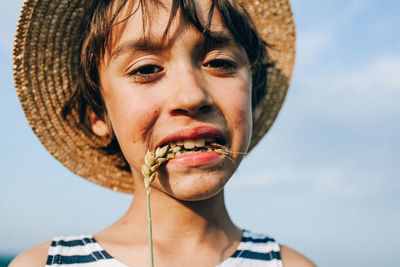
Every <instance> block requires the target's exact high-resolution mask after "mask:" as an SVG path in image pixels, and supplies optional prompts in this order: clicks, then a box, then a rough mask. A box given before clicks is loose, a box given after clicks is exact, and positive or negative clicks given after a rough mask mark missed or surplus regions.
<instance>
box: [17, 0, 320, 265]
mask: <svg viewBox="0 0 400 267" xmlns="http://www.w3.org/2000/svg"><path fill="white" fill-rule="evenodd" d="M242 4H243V7H242V6H241V5H239V4H238V3H236V2H234V1H190V0H188V1H166V0H165V1H162V0H160V1H128V0H120V1H117V0H116V1H106V0H102V1H78V0H59V1H54V0H53V1H51V0H47V1H34V0H32V1H30V0H28V1H27V2H26V3H25V6H24V9H23V11H22V15H21V19H20V22H19V26H18V31H17V37H16V43H15V49H14V65H15V68H14V72H15V80H16V87H17V91H18V94H19V97H20V99H21V104H22V106H23V108H24V111H25V114H26V115H27V118H28V121H29V122H30V124H31V126H32V128H33V129H34V131H35V133H36V134H37V135H38V137H39V139H40V140H41V141H42V143H43V144H44V145H45V146H46V148H47V149H48V150H49V152H50V153H52V154H53V155H54V156H55V157H56V158H57V159H59V160H60V161H61V162H62V163H63V164H64V165H65V166H67V167H68V168H70V169H71V170H72V171H73V172H75V173H77V174H78V175H80V176H82V177H84V178H86V179H88V180H90V181H93V182H95V183H97V184H100V185H103V186H106V187H109V188H111V189H113V190H117V191H122V192H128V193H133V194H134V195H135V198H134V200H133V201H132V204H131V206H130V207H129V209H128V211H127V212H126V214H125V215H124V216H123V217H122V218H120V219H119V220H118V221H117V222H116V223H114V224H113V225H111V226H110V227H108V228H106V229H105V230H103V231H101V232H100V233H97V234H95V235H94V236H92V235H84V236H74V237H63V238H55V239H54V240H53V241H52V242H47V243H44V244H42V245H39V246H36V247H34V248H33V249H31V250H28V251H27V252H25V253H23V254H21V255H20V256H19V257H17V258H16V259H15V260H14V262H13V263H12V264H11V266H27V265H29V266H43V265H44V264H46V266H51V265H54V266H62V265H69V266H71V265H72V266H78V265H82V266H148V264H149V262H150V259H149V255H148V253H147V251H148V245H149V244H148V243H149V242H148V235H147V232H146V229H147V217H146V210H147V207H148V206H147V203H146V193H147V192H146V188H145V187H144V186H143V180H144V177H143V173H144V174H145V173H146V171H143V164H144V162H145V158H146V164H147V165H151V164H150V163H148V162H149V161H152V160H149V159H148V157H146V155H147V153H148V151H150V152H152V151H159V150H160V149H162V148H165V147H168V148H171V151H172V149H173V152H171V153H173V155H172V156H171V157H169V158H168V161H166V162H163V164H162V165H161V163H160V166H159V167H158V171H157V175H156V177H155V179H154V181H153V182H152V184H151V188H152V198H151V211H152V214H153V218H152V220H153V225H154V227H153V243H154V262H155V266H282V264H284V266H313V264H312V263H311V262H310V261H308V260H307V259H306V258H305V257H304V256H302V255H301V254H299V253H297V252H295V251H293V250H291V249H289V248H287V247H284V246H279V245H278V244H277V243H276V242H275V241H274V240H273V239H270V238H268V237H266V236H264V235H258V234H254V233H251V232H249V231H245V230H241V229H239V228H238V227H236V226H235V225H234V223H233V222H232V221H231V220H230V217H229V215H228V213H227V211H226V208H225V202H224V196H223V188H224V185H225V184H226V183H227V182H228V180H229V178H230V177H231V176H232V174H233V173H234V171H235V170H236V168H237V167H238V165H239V164H240V162H241V159H242V157H243V155H244V154H245V153H247V151H248V150H249V149H250V148H251V147H253V146H254V145H255V144H256V143H257V142H258V141H259V140H260V138H261V137H262V136H263V135H264V134H265V133H266V131H267V130H268V128H269V126H270V125H271V124H272V121H273V119H274V118H275V116H276V114H277V112H278V110H279V108H280V105H281V103H282V101H283V98H284V95H285V91H286V89H287V86H288V82H289V79H290V75H291V69H292V66H293V57H294V25H293V21H292V17H291V13H290V7H289V3H288V2H287V1H283V0H274V1H267V2H265V3H260V2H259V1H243V2H242ZM247 12H249V14H251V15H249V14H248V13H247ZM250 16H251V17H252V19H254V20H255V21H256V23H257V27H258V29H259V30H261V33H262V36H260V34H259V33H258V32H257V30H256V26H255V25H253V23H252V22H251V18H250ZM263 38H265V39H267V38H268V40H269V41H270V42H268V43H267V44H266V43H264V41H263ZM266 46H267V47H269V50H268V51H267V50H266ZM76 55H78V56H76ZM79 55H80V56H79ZM252 129H253V130H252ZM164 154H165V153H164ZM164 154H162V155H161V157H163V156H164Z"/></svg>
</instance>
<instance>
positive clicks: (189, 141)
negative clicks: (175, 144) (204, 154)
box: [183, 139, 195, 149]
mask: <svg viewBox="0 0 400 267" xmlns="http://www.w3.org/2000/svg"><path fill="white" fill-rule="evenodd" d="M183 145H184V146H185V149H193V148H194V147H195V142H194V140H192V139H187V140H185V141H183Z"/></svg>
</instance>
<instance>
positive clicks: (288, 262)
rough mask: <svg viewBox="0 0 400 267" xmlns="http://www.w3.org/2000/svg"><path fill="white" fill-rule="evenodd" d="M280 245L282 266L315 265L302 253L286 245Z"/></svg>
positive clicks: (301, 266)
mask: <svg viewBox="0 0 400 267" xmlns="http://www.w3.org/2000/svg"><path fill="white" fill-rule="evenodd" d="M280 247H281V258H282V264H283V266H284V267H316V265H315V264H314V263H312V262H311V261H310V260H309V259H307V258H306V257H305V256H304V255H302V254H300V253H299V252H297V251H295V250H294V249H291V248H288V247H286V246H280Z"/></svg>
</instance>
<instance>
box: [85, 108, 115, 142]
mask: <svg viewBox="0 0 400 267" xmlns="http://www.w3.org/2000/svg"><path fill="white" fill-rule="evenodd" d="M89 119H90V124H91V125H92V131H93V133H94V134H95V135H97V136H100V137H107V136H109V134H110V131H109V130H108V127H107V124H106V123H105V122H104V121H102V120H100V119H99V117H97V115H96V114H95V113H94V112H93V111H91V112H90V116H89Z"/></svg>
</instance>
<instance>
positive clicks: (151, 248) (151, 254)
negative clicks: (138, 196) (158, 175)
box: [146, 185, 154, 267]
mask: <svg viewBox="0 0 400 267" xmlns="http://www.w3.org/2000/svg"><path fill="white" fill-rule="evenodd" d="M150 191H151V189H150V185H149V186H148V188H146V193H147V218H148V226H149V248H150V266H151V267H154V257H153V229H152V223H151V209H150Z"/></svg>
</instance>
